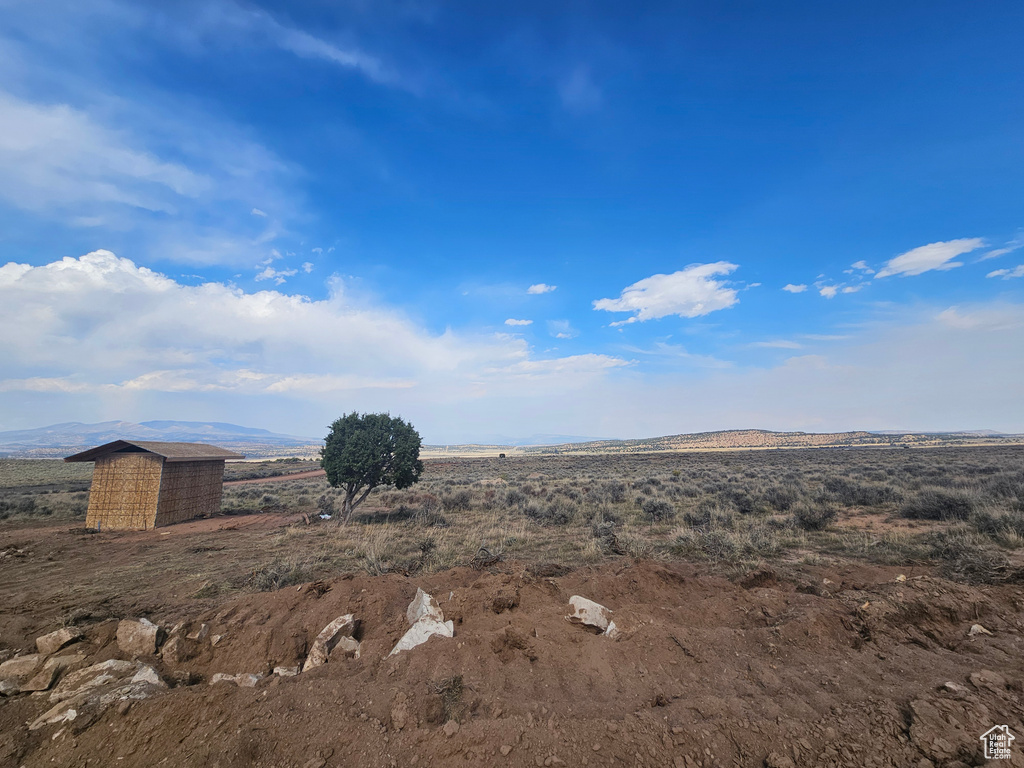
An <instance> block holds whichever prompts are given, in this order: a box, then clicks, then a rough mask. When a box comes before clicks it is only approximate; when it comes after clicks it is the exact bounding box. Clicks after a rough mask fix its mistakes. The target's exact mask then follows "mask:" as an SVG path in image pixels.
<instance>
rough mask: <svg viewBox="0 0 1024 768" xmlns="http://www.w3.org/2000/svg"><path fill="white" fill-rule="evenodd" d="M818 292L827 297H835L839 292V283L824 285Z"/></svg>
mask: <svg viewBox="0 0 1024 768" xmlns="http://www.w3.org/2000/svg"><path fill="white" fill-rule="evenodd" d="M818 293H820V294H821V295H822V296H824V297H825V298H826V299H834V298H835V296H836V294H837V293H839V286H838V285H823V286H821V287H820V288H818Z"/></svg>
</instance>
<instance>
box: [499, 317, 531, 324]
mask: <svg viewBox="0 0 1024 768" xmlns="http://www.w3.org/2000/svg"><path fill="white" fill-rule="evenodd" d="M532 324H533V320H517V319H516V318H514V317H510V318H509V319H508V320H506V321H505V325H532Z"/></svg>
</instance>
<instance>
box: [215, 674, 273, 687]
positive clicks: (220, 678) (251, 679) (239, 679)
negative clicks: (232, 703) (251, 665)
mask: <svg viewBox="0 0 1024 768" xmlns="http://www.w3.org/2000/svg"><path fill="white" fill-rule="evenodd" d="M262 679H263V675H260V674H256V673H253V672H243V673H241V674H238V675H226V674H224V673H223V672H217V673H216V674H215V675H214V676H213V677H211V678H210V685H216V684H217V683H234V684H235V685H237V686H238V687H239V688H255V687H256V683H258V682H259V681H260V680H262Z"/></svg>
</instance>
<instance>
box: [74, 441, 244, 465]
mask: <svg viewBox="0 0 1024 768" xmlns="http://www.w3.org/2000/svg"><path fill="white" fill-rule="evenodd" d="M139 451H146V452H148V453H155V454H156V455H157V456H163V457H164V459H165V460H166V461H213V460H220V459H244V458H245V456H243V455H242V454H240V453H235V452H234V451H229V450H227V449H226V448H218V447H217V446H216V445H205V444H204V443H163V442H156V441H153V440H115V441H114V442H112V443H107V444H106V445H100V446H97V447H96V448H90V449H89V450H88V451H82V452H81V453H76V454H75V455H73V456H68V457H66V458H65V459H64V461H96V459H98V458H100V457H101V456H107V455H108V454H111V453H138V452H139Z"/></svg>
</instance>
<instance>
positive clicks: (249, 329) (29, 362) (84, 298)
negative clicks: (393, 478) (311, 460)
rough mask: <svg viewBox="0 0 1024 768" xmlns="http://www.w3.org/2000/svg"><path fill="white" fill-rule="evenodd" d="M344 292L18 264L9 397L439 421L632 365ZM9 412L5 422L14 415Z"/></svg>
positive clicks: (0, 323) (104, 254)
mask: <svg viewBox="0 0 1024 768" xmlns="http://www.w3.org/2000/svg"><path fill="white" fill-rule="evenodd" d="M345 288H346V287H345V284H344V283H343V282H342V281H340V280H336V281H335V282H333V283H332V284H331V293H330V296H329V297H328V298H327V299H324V300H320V301H313V300H311V299H309V298H307V297H305V296H301V295H288V294H284V293H281V292H278V291H276V290H265V291H258V292H252V293H249V292H246V291H243V290H241V289H239V288H236V287H233V286H230V285H225V284H223V283H217V282H208V283H204V284H202V285H186V284H182V283H179V282H177V281H175V280H173V279H171V278H169V277H167V276H165V275H162V274H159V273H157V272H154V271H152V270H149V269H147V268H145V267H140V266H137V265H136V264H134V263H133V262H131V261H130V260H128V259H123V258H118V257H117V256H115V255H114V254H113V253H110V252H109V251H96V252H93V253H90V254H87V255H86V256H82V257H81V258H77V259H74V258H65V259H62V260H60V261H56V262H53V263H51V264H46V265H44V266H38V267H34V266H30V265H27V264H16V263H9V264H6V265H4V266H2V267H0V327H3V328H4V329H5V331H6V332H5V333H4V334H2V335H0V361H2V363H0V389H2V390H3V391H14V390H21V391H26V392H36V393H60V392H63V393H69V396H70V394H76V393H77V394H81V395H82V396H85V395H86V394H88V395H89V396H92V397H99V398H100V399H101V400H103V401H104V402H107V403H108V404H109V405H108V407H110V408H112V409H119V408H128V407H130V405H131V403H132V402H133V401H131V400H129V399H125V398H126V395H127V394H131V393H135V394H137V395H139V396H142V394H144V393H149V394H148V395H147V397H155V396H160V397H164V396H170V395H171V394H175V393H177V394H181V393H201V394H204V396H205V395H209V396H210V397H214V396H218V397H219V396H220V395H224V396H229V395H233V394H234V395H246V396H253V397H257V396H259V397H263V396H271V395H281V396H290V397H301V398H309V402H308V403H307V402H305V401H304V404H303V406H302V407H303V408H307V407H310V408H312V407H314V406H315V407H317V408H321V407H322V408H326V409H329V410H331V412H333V409H335V408H337V407H338V406H337V398H336V392H338V391H352V392H355V393H357V396H356V395H354V396H353V397H355V399H354V400H351V401H349V402H351V403H354V405H351V407H359V408H363V409H368V408H391V407H395V406H393V404H395V403H397V404H399V405H401V404H404V405H405V406H407V407H409V408H413V407H423V408H425V409H426V410H428V411H429V409H430V408H432V407H436V406H439V405H440V404H444V403H448V402H452V403H454V402H456V401H458V400H459V399H460V398H461V399H462V400H465V399H466V398H474V397H482V396H489V395H493V394H494V393H501V392H508V393H510V394H512V395H515V396H523V397H525V396H527V395H528V394H529V391H527V390H525V389H523V388H522V387H521V386H519V387H518V389H517V388H516V387H511V386H510V385H507V383H506V378H507V377H509V376H515V377H519V378H521V377H523V376H526V375H528V376H529V379H530V381H531V382H533V383H534V384H535V385H536V386H537V387H539V388H540V389H539V390H538V391H544V392H549V393H550V392H559V391H562V390H563V389H571V388H572V387H573V386H574V377H577V376H580V375H584V374H585V375H586V376H590V377H591V378H593V377H598V378H599V377H600V376H602V375H603V374H604V372H606V371H608V370H611V369H613V368H618V367H623V366H625V365H626V362H625V361H622V360H620V359H618V358H615V357H611V356H608V355H589V356H588V355H578V356H575V357H573V358H554V359H547V360H544V359H538V358H537V357H536V356H535V355H534V354H533V353H532V351H531V349H530V347H529V346H528V345H527V343H526V342H525V341H524V340H522V339H520V338H516V337H515V336H513V335H504V334H503V335H493V334H490V335H475V334H459V333H455V332H453V331H451V330H448V331H445V332H444V333H441V334H435V333H432V332H429V331H427V330H425V329H424V328H422V327H420V326H419V325H417V324H415V323H414V322H412V321H411V320H409V319H407V318H405V317H404V316H403V315H401V314H400V313H398V312H396V311H394V310H393V309H390V308H387V307H380V306H373V305H367V304H366V303H365V302H361V301H356V300H351V299H349V298H348V297H347V295H346V290H345ZM566 361H567V362H566ZM358 393H362V394H358ZM374 393H377V394H374ZM402 393H404V394H402ZM152 402H166V401H165V400H159V401H152ZM217 402H220V403H221V406H222V407H223V408H226V409H228V410H229V411H230V410H231V409H234V408H242V407H243V406H242V404H241V401H239V402H238V403H233V402H232V401H230V400H223V401H217ZM422 403H427V404H429V405H422V406H421V405H418V404H422ZM5 405H6V404H5V403H3V402H2V401H0V420H2V419H7V418H10V416H11V412H10V411H9V409H8V408H6V407H5ZM11 407H14V406H13V405H12V406H11ZM18 407H21V406H18ZM89 407H90V408H93V407H94V406H89ZM346 407H350V406H346ZM453 407H454V406H453ZM243 410H244V409H243ZM90 412H91V411H90ZM335 415H336V414H335ZM243 417H244V413H243ZM317 418H318V419H319V418H320V417H317ZM0 423H2V421H0ZM300 434H301V432H300Z"/></svg>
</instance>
